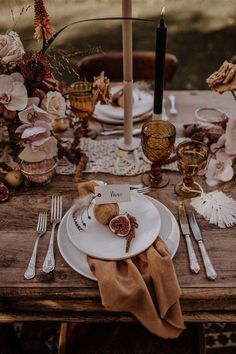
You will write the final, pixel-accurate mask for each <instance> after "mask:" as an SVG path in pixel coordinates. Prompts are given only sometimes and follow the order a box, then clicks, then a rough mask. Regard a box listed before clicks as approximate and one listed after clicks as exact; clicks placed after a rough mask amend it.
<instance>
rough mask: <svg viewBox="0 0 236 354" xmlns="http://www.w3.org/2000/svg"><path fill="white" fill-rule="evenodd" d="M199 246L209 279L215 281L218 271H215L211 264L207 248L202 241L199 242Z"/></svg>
mask: <svg viewBox="0 0 236 354" xmlns="http://www.w3.org/2000/svg"><path fill="white" fill-rule="evenodd" d="M198 244H199V248H200V251H201V254H202V259H203V263H204V266H205V269H206V275H207V278H208V279H210V280H215V279H216V278H217V274H216V271H215V269H214V267H213V265H212V263H211V260H210V258H209V256H208V253H207V250H206V247H205V245H204V243H203V241H202V240H199V241H198Z"/></svg>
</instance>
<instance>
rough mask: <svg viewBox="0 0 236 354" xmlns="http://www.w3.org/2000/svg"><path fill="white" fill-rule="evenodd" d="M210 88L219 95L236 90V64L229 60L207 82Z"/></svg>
mask: <svg viewBox="0 0 236 354" xmlns="http://www.w3.org/2000/svg"><path fill="white" fill-rule="evenodd" d="M206 82H207V84H208V86H209V87H210V88H211V89H212V90H214V91H217V92H219V93H223V92H226V91H232V90H235V89H236V64H232V63H229V62H228V61H227V60H225V61H224V63H223V64H222V65H221V67H220V68H219V69H218V70H217V71H216V72H214V73H213V74H211V76H209V77H208V79H207V80H206Z"/></svg>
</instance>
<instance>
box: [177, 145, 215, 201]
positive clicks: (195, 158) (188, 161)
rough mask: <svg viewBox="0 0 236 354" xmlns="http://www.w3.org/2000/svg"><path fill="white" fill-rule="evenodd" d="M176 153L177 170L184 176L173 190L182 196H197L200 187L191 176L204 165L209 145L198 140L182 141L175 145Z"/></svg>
mask: <svg viewBox="0 0 236 354" xmlns="http://www.w3.org/2000/svg"><path fill="white" fill-rule="evenodd" d="M176 155H177V164H178V168H179V171H180V173H181V174H182V175H184V178H183V182H181V183H179V184H177V185H176V186H175V192H176V193H177V194H178V195H180V196H182V197H184V198H193V197H196V196H198V195H199V194H200V192H201V191H200V187H199V185H198V183H196V182H194V180H193V177H194V176H196V175H197V174H198V173H199V172H200V171H202V170H203V169H204V168H205V167H206V164H207V158H208V155H209V147H208V146H207V145H206V144H204V143H202V142H200V141H195V140H190V141H184V142H182V143H180V144H179V145H178V146H177V148H176Z"/></svg>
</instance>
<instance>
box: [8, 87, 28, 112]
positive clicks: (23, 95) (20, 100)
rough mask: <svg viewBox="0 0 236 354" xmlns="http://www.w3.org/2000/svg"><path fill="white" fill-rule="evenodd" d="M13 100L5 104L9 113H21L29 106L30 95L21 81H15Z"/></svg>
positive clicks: (12, 91)
mask: <svg viewBox="0 0 236 354" xmlns="http://www.w3.org/2000/svg"><path fill="white" fill-rule="evenodd" d="M10 95H11V100H10V102H9V103H7V104H5V107H6V108H7V109H9V111H21V110H22V109H24V108H25V107H26V105H27V101H28V94H27V90H26V87H25V85H24V84H22V83H21V82H19V81H15V82H13V84H12V90H11V93H10Z"/></svg>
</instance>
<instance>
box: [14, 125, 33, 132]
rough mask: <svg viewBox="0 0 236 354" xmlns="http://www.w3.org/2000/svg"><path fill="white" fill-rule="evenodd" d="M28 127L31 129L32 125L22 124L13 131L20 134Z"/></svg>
mask: <svg viewBox="0 0 236 354" xmlns="http://www.w3.org/2000/svg"><path fill="white" fill-rule="evenodd" d="M29 127H32V124H22V125H20V126H19V127H18V128H17V129H16V130H15V133H22V132H23V131H24V130H25V129H27V128H29Z"/></svg>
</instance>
